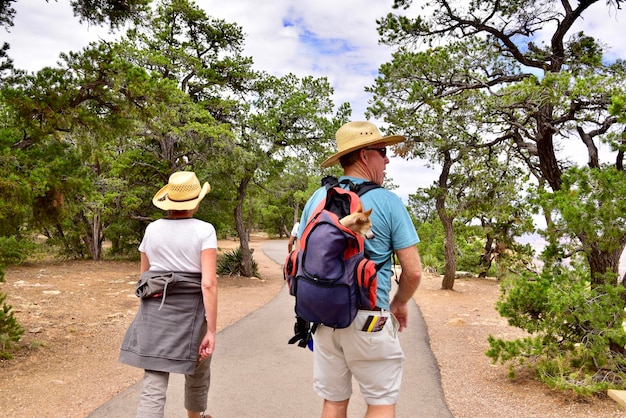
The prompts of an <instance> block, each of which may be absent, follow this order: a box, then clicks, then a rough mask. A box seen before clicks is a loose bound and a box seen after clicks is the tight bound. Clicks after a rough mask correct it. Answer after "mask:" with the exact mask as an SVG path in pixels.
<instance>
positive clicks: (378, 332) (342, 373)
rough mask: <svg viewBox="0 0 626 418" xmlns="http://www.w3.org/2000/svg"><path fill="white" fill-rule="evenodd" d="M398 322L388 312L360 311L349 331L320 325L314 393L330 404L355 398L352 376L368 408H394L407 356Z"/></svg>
mask: <svg viewBox="0 0 626 418" xmlns="http://www.w3.org/2000/svg"><path fill="white" fill-rule="evenodd" d="M398 328H399V325H398V321H397V320H396V318H395V317H394V316H393V315H392V314H391V313H390V312H388V311H367V310H360V311H359V312H358V313H357V316H356V318H355V320H354V321H353V322H352V324H351V325H350V326H349V327H348V328H342V329H333V328H330V327H326V326H324V325H320V326H319V327H318V328H317V330H316V331H315V334H313V358H314V361H313V377H314V381H313V389H314V390H315V392H316V393H317V394H318V395H319V396H321V397H322V398H324V399H327V400H329V401H335V402H336V401H343V400H345V399H348V398H350V396H351V395H352V376H354V377H355V379H356V380H357V382H358V383H359V386H360V389H361V394H362V395H363V398H364V399H365V402H366V403H367V404H368V405H393V404H395V403H396V402H397V400H398V396H399V394H400V384H401V382H402V366H403V364H404V353H403V352H402V348H401V347H400V341H399V339H398Z"/></svg>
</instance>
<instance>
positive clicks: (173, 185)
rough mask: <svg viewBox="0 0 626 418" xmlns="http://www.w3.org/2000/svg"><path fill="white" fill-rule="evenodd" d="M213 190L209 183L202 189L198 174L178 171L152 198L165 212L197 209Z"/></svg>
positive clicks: (155, 204)
mask: <svg viewBox="0 0 626 418" xmlns="http://www.w3.org/2000/svg"><path fill="white" fill-rule="evenodd" d="M209 190H211V186H210V185H209V183H206V182H205V183H204V185H203V186H202V187H200V181H199V180H198V177H196V173H194V172H191V171H177V172H176V173H174V174H172V175H171V176H170V179H169V182H168V183H167V185H166V186H165V187H163V188H162V189H161V190H159V191H158V192H157V194H155V195H154V197H153V198H152V203H153V204H154V206H156V207H157V208H159V209H163V210H191V209H195V208H196V206H198V204H199V203H200V201H201V200H202V199H203V198H204V196H205V195H206V194H207V193H208V192H209Z"/></svg>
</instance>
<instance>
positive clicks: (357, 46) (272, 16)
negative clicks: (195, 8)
mask: <svg viewBox="0 0 626 418" xmlns="http://www.w3.org/2000/svg"><path fill="white" fill-rule="evenodd" d="M196 4H198V5H199V6H200V7H201V8H203V9H204V10H205V11H206V13H207V14H208V15H209V16H212V17H215V18H220V19H224V20H226V21H227V22H234V23H237V24H238V25H240V26H241V27H242V28H243V31H244V33H245V35H246V37H245V43H244V45H245V47H244V54H245V55H247V56H251V57H252V58H253V60H254V68H255V69H257V70H263V71H266V72H268V73H270V74H273V75H276V76H282V75H285V74H288V73H293V74H295V75H298V76H305V75H312V76H315V77H327V78H328V80H329V82H330V83H331V85H332V86H333V88H334V90H335V96H334V102H335V104H336V105H338V104H340V103H343V102H349V103H350V105H351V107H352V109H353V118H352V119H353V120H363V119H364V118H365V116H364V113H365V109H366V107H367V106H368V100H370V98H371V97H370V95H369V94H367V93H365V91H364V89H365V87H366V86H370V85H372V84H373V83H374V79H375V77H376V76H377V74H378V68H379V67H380V65H381V64H383V63H385V62H388V61H390V59H391V53H392V50H391V49H390V48H389V47H386V46H384V45H380V44H379V43H378V39H379V36H378V33H377V31H376V19H378V18H381V17H383V16H385V15H386V14H387V13H389V12H391V11H392V9H391V5H392V0H316V1H298V0H272V1H266V2H259V1H258V0H229V1H224V0H197V1H196ZM415 4H416V5H418V4H419V0H415ZM413 7H414V8H415V7H416V6H415V5H414V6H413ZM15 9H16V12H17V13H16V18H15V21H14V23H15V25H14V27H13V28H11V29H10V33H1V32H0V41H7V42H9V43H10V45H11V50H10V51H9V54H10V56H11V57H12V58H13V60H14V64H15V66H16V67H17V68H21V69H26V70H28V71H37V70H39V69H41V68H42V67H44V66H54V65H55V64H56V62H57V61H58V57H59V53H61V52H69V51H80V50H81V49H82V48H83V47H84V46H86V45H87V44H88V43H89V42H92V41H96V40H98V39H111V38H113V37H114V35H111V34H108V33H107V30H106V29H104V28H100V27H94V26H91V27H89V26H87V25H85V24H83V25H81V24H79V23H78V19H76V18H75V17H74V16H73V15H72V11H71V9H70V6H69V0H57V1H54V0H51V1H49V2H46V1H45V0H18V1H17V3H15ZM625 21H626V11H624V10H622V11H621V14H619V15H618V14H617V11H616V10H615V9H613V8H611V7H608V6H607V5H606V2H605V1H598V3H597V4H595V5H594V6H593V7H592V8H591V10H590V11H589V12H588V13H586V14H585V15H584V19H583V20H582V21H581V22H580V23H579V24H578V26H576V27H575V28H574V30H572V33H574V32H577V31H579V30H584V31H585V32H586V33H587V34H589V35H592V36H597V37H598V38H600V39H602V40H603V42H605V43H606V46H607V47H608V48H609V49H610V53H609V55H608V56H609V57H610V58H615V57H622V58H626V42H622V39H623V32H624V28H625V27H626V26H625V25H624V22H625ZM548 41H549V40H548ZM375 122H376V123H377V124H379V125H380V126H381V127H383V128H384V125H383V124H381V123H379V121H375ZM396 133H399V134H401V132H394V134H396ZM573 152H574V153H576V151H573ZM437 174H438V173H437V172H435V171H434V170H432V169H430V168H427V167H426V166H425V164H424V162H423V161H420V160H403V159H400V158H396V157H393V158H391V163H390V164H389V165H388V166H387V177H388V178H391V179H392V180H393V182H394V184H396V185H397V186H399V187H398V189H396V190H395V191H396V193H397V194H398V195H400V197H401V198H402V199H403V200H405V202H406V201H407V199H408V195H409V194H410V193H414V192H415V191H416V190H417V189H418V188H420V187H428V186H430V185H431V184H432V182H433V181H435V180H436V177H437Z"/></svg>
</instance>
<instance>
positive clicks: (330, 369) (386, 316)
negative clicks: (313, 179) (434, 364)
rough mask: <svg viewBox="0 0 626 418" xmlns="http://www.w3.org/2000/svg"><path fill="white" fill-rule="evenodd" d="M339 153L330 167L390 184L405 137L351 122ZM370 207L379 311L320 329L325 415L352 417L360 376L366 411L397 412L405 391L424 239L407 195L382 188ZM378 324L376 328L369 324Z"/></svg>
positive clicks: (318, 386)
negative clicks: (404, 343) (407, 331)
mask: <svg viewBox="0 0 626 418" xmlns="http://www.w3.org/2000/svg"><path fill="white" fill-rule="evenodd" d="M336 140H337V150H338V151H337V153H336V154H334V155H333V156H331V157H330V158H328V159H327V160H326V161H324V162H323V163H322V164H321V166H322V167H330V166H332V165H334V164H336V163H338V162H339V163H340V164H341V166H342V168H343V171H344V175H343V176H342V177H341V178H340V179H339V181H341V180H344V179H348V180H351V181H352V182H353V183H354V184H359V183H362V182H364V181H373V182H375V183H377V184H379V185H382V183H383V181H384V178H385V167H386V166H387V164H388V163H389V159H388V158H387V149H386V146H387V145H393V144H397V143H399V142H402V141H403V140H404V137H402V136H398V135H394V136H388V137H383V136H382V135H381V134H380V132H379V130H378V128H376V126H375V125H374V124H372V123H371V122H349V123H346V124H345V125H343V126H342V127H341V128H339V130H338V131H337V133H336ZM325 196H326V189H325V188H323V187H322V188H320V189H318V190H317V191H316V192H315V193H314V194H313V196H311V198H310V199H309V201H308V202H307V204H306V205H305V207H304V211H303V213H302V218H301V221H300V230H299V232H298V236H299V237H300V236H302V233H303V232H304V226H305V225H306V223H307V220H308V218H309V217H310V216H311V214H312V213H313V211H314V210H315V207H316V206H317V204H318V203H319V202H320V201H321V200H322V199H323V198H324V197H325ZM361 201H362V204H363V208H364V209H369V208H372V209H373V210H372V215H371V220H372V231H373V232H374V236H375V238H374V239H372V240H366V241H365V250H366V252H367V253H368V254H369V257H370V258H371V259H372V260H374V261H375V262H376V263H377V264H381V263H382V264H383V267H382V268H381V269H380V271H379V272H378V289H377V293H376V297H377V306H376V310H374V311H368V310H360V311H359V313H358V314H357V316H356V318H355V320H354V322H353V323H352V324H351V325H350V326H349V327H348V328H343V329H333V328H329V327H325V326H323V325H321V326H319V327H318V328H317V330H316V331H315V334H314V335H313V345H314V347H315V348H314V350H313V354H314V366H313V369H314V370H313V374H314V383H313V386H314V390H315V391H316V393H317V394H318V395H320V396H321V397H322V398H324V406H323V409H322V418H330V417H346V416H347V410H348V402H349V400H350V396H351V395H352V376H354V377H355V379H356V380H357V381H358V382H359V386H360V389H361V394H362V395H363V397H364V399H365V401H366V403H367V405H368V406H367V413H366V417H394V416H395V404H396V402H397V399H398V396H399V393H400V383H401V381H402V366H403V363H404V353H403V352H402V348H401V347H400V342H399V339H398V334H397V332H398V331H402V329H403V328H405V327H406V326H407V325H408V317H407V314H408V305H407V304H408V302H409V301H410V300H411V298H412V296H413V293H414V292H415V290H416V289H417V287H418V286H419V283H420V279H421V275H422V270H421V262H420V257H419V253H418V251H417V247H416V244H417V243H418V242H419V237H418V236H417V233H416V232H415V228H414V226H413V223H412V222H411V219H410V217H409V214H408V213H407V211H406V208H405V207H404V204H403V203H402V200H401V199H400V198H399V197H398V196H397V195H395V194H394V193H392V192H390V191H388V190H386V189H384V188H382V187H381V188H376V189H373V190H370V191H368V192H367V193H365V194H363V195H362V196H361ZM394 251H395V253H396V255H397V257H398V260H399V262H400V266H401V267H402V273H401V274H400V279H399V285H398V289H397V291H396V293H395V294H394V295H393V298H390V293H391V277H392V270H391V267H392V260H391V258H392V257H393V253H394ZM368 317H381V318H382V319H381V320H380V322H379V325H380V327H375V328H374V329H378V328H381V329H380V330H378V331H377V332H376V333H375V334H374V333H372V332H364V330H365V329H368V328H367V326H365V328H364V324H365V323H366V321H368ZM369 329H372V328H369Z"/></svg>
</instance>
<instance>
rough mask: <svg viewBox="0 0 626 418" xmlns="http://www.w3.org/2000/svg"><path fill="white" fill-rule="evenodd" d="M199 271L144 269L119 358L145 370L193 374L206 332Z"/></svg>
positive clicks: (125, 362)
mask: <svg viewBox="0 0 626 418" xmlns="http://www.w3.org/2000/svg"><path fill="white" fill-rule="evenodd" d="M201 280H202V275H201V274H200V273H184V272H163V271H161V272H155V271H146V272H145V273H143V274H142V275H141V277H140V279H139V282H138V283H137V288H136V290H135V294H136V295H137V296H138V297H139V298H141V299H140V304H139V310H138V311H137V315H136V316H135V319H134V320H133V322H132V323H131V324H130V326H129V328H128V330H127V331H126V335H125V336H124V339H123V341H122V347H121V350H120V356H119V361H120V362H122V363H124V364H128V365H130V366H134V367H139V368H142V369H147V370H156V371H163V372H170V373H183V374H193V372H194V369H195V365H196V360H197V358H198V348H199V346H200V340H201V339H202V337H203V335H204V333H205V332H206V322H205V320H204V315H205V312H204V304H203V300H202V286H201Z"/></svg>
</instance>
